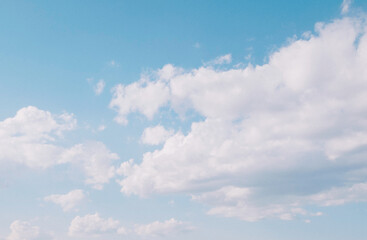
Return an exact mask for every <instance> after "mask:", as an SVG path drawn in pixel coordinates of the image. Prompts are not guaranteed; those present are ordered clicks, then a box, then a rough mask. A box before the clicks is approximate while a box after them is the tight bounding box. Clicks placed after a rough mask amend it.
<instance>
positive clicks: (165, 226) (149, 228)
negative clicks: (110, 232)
mask: <svg viewBox="0 0 367 240" xmlns="http://www.w3.org/2000/svg"><path fill="white" fill-rule="evenodd" d="M191 230H193V227H192V226H191V225H190V224H188V223H185V222H181V221H177V220H176V219H174V218H171V219H169V220H166V221H164V222H159V221H155V222H152V223H149V224H146V225H137V226H135V233H136V234H137V235H139V236H144V237H157V236H160V237H164V236H177V234H179V233H183V232H187V231H191Z"/></svg>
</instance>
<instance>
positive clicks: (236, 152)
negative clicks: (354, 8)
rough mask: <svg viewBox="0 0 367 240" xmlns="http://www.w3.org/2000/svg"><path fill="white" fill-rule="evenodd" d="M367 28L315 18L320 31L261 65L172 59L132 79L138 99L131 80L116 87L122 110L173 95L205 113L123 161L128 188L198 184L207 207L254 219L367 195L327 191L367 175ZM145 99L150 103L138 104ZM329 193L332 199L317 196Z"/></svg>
mask: <svg viewBox="0 0 367 240" xmlns="http://www.w3.org/2000/svg"><path fill="white" fill-rule="evenodd" d="M366 29H367V25H366V21H364V19H359V18H343V19H337V20H335V21H333V22H331V23H328V24H325V23H318V24H316V26H315V33H314V34H308V36H307V39H304V38H301V39H293V40H292V41H291V42H290V43H289V44H288V45H287V46H284V47H282V48H280V49H279V50H278V51H276V52H275V53H273V54H272V55H271V56H270V57H269V62H268V63H266V64H264V65H261V66H252V65H249V66H247V67H245V68H234V69H229V70H221V69H215V68H213V66H209V67H207V66H203V67H200V68H197V69H192V70H188V71H183V70H182V69H181V70H179V71H176V72H175V71H174V70H173V69H172V68H170V72H175V74H172V75H169V76H171V77H169V78H167V77H165V79H161V78H160V77H159V76H158V77H157V76H155V77H153V79H151V80H149V79H144V84H145V85H144V86H145V87H143V86H142V83H141V81H142V80H140V81H139V82H137V83H132V84H131V85H128V86H125V87H122V88H123V89H125V88H126V89H130V88H132V89H134V91H131V93H130V94H131V95H133V96H134V97H136V98H137V99H134V101H130V100H129V101H130V102H129V101H127V100H126V99H125V98H121V96H125V95H126V94H125V93H124V91H125V90H123V91H122V90H121V92H123V94H116V93H115V95H114V97H113V99H112V101H111V105H116V104H117V103H118V104H121V106H124V107H125V109H126V110H123V111H121V110H118V118H121V117H122V119H125V120H126V118H127V116H128V114H129V113H131V112H134V111H137V112H141V113H143V114H145V113H144V112H145V111H147V110H146V109H150V110H151V111H150V114H145V115H148V116H149V117H152V116H153V115H154V114H156V113H157V112H158V111H159V109H160V108H161V107H162V106H164V105H168V106H169V107H171V109H173V110H174V111H176V112H177V113H179V114H181V113H183V112H185V111H186V110H194V111H196V112H197V113H198V114H200V115H201V116H202V117H203V118H205V120H203V121H199V122H193V123H192V125H191V130H190V132H189V133H188V134H186V135H185V134H183V133H181V132H177V133H176V134H174V135H172V136H170V137H169V138H167V140H166V141H165V143H164V145H163V147H162V148H161V149H160V150H156V151H154V152H147V153H145V154H144V155H143V159H142V161H141V163H138V164H135V163H134V161H133V160H129V161H127V162H124V163H123V164H122V165H121V167H120V169H119V171H118V173H119V174H121V175H124V178H122V179H121V180H119V183H120V184H121V191H122V192H123V193H125V194H137V195H140V196H146V195H149V194H154V193H158V194H159V193H172V192H183V193H190V192H191V193H193V192H195V194H194V196H193V198H194V199H195V200H197V201H200V202H203V203H204V204H208V205H209V206H210V207H211V209H210V210H209V214H219V215H222V216H227V217H237V218H240V219H243V220H247V221H256V220H259V219H263V218H280V219H283V220H290V219H293V218H294V217H295V216H307V217H309V216H313V213H309V212H308V211H307V210H305V209H306V207H307V206H309V205H316V206H325V205H327V204H325V202H332V201H333V200H336V201H337V202H342V203H346V202H356V201H366V200H367V199H366V198H365V197H364V195H361V194H352V195H351V197H350V198H348V199H343V201H340V199H339V198H340V196H339V195H337V194H332V193H331V192H330V191H332V189H350V188H353V186H359V187H361V186H363V185H358V184H362V183H364V182H366V181H367V179H366V175H365V174H360V173H359V174H357V171H359V172H360V171H362V170H364V171H366V169H367V162H366V161H365V159H366V157H367V152H366V148H367V140H366V136H367V121H366V119H367V111H366V109H367V97H366V96H367V70H366V67H365V66H366V65H367V34H366V32H365V31H366ZM158 71H159V70H158ZM147 86H154V87H158V86H159V89H164V93H165V94H164V96H165V97H164V98H162V94H161V93H160V92H159V91H155V92H153V91H151V92H150V93H151V94H150V95H147V94H143V93H144V91H146V88H147ZM120 87H121V86H120ZM133 93H134V94H133ZM139 96H140V97H139ZM140 98H141V99H140ZM129 99H130V98H129ZM157 99H158V100H159V99H160V101H158V100H157ZM162 99H163V100H162ZM139 101H144V103H147V105H144V107H141V108H137V107H135V108H133V107H131V106H135V105H136V103H135V102H139ZM152 103H153V104H152ZM132 109H133V110H134V111H132ZM125 123H127V122H125ZM356 184H357V185H356ZM348 193H349V192H348ZM323 194H327V196H328V197H329V198H330V199H329V198H326V197H325V199H324V201H321V200H320V201H316V200H315V199H317V197H315V196H324V195H323Z"/></svg>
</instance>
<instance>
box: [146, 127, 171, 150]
mask: <svg viewBox="0 0 367 240" xmlns="http://www.w3.org/2000/svg"><path fill="white" fill-rule="evenodd" d="M172 135H173V130H166V129H165V128H164V127H163V126H161V125H157V126H155V127H148V128H146V129H144V132H143V134H142V136H141V141H142V142H143V143H144V144H150V145H159V144H161V143H163V142H165V141H166V140H167V139H168V138H169V137H170V136H172Z"/></svg>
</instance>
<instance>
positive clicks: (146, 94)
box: [110, 79, 169, 125]
mask: <svg viewBox="0 0 367 240" xmlns="http://www.w3.org/2000/svg"><path fill="white" fill-rule="evenodd" d="M113 95H114V97H113V99H112V101H111V102H110V107H111V108H112V109H115V110H116V111H117V112H118V116H117V117H116V118H115V121H116V122H118V123H120V124H125V125H126V124H127V123H128V120H127V118H126V116H127V115H128V114H130V113H132V112H140V113H142V114H144V115H145V116H146V117H147V118H149V119H152V118H153V116H154V114H155V113H156V112H157V111H158V109H159V108H160V107H162V106H163V105H164V104H165V103H166V102H167V101H168V99H169V89H168V87H167V86H166V85H165V84H164V83H162V82H147V81H144V79H142V80H141V81H139V82H136V83H133V84H130V85H127V86H124V85H122V84H119V85H117V86H116V87H114V89H113Z"/></svg>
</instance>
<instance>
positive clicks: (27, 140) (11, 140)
mask: <svg viewBox="0 0 367 240" xmlns="http://www.w3.org/2000/svg"><path fill="white" fill-rule="evenodd" d="M75 126H76V120H75V119H74V117H73V115H72V114H67V113H64V114H61V115H52V114H51V113H50V112H48V111H43V110H40V109H38V108H36V107H33V106H29V107H25V108H22V109H20V110H19V111H18V112H17V113H16V115H15V116H14V117H12V118H7V119H5V120H4V121H1V122H0V161H13V162H17V163H21V164H25V165H27V166H28V167H31V168H47V167H49V166H51V165H54V164H57V160H58V158H57V157H56V156H58V155H60V154H61V152H62V150H63V149H62V148H61V147H58V146H57V145H55V144H54V142H55V141H56V139H57V138H59V137H61V136H62V135H63V133H64V132H65V131H69V130H72V129H74V128H75Z"/></svg>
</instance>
